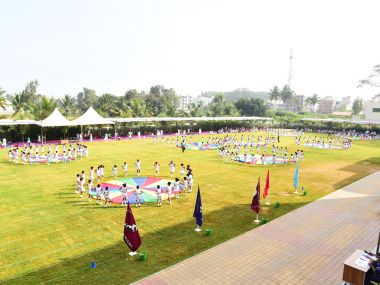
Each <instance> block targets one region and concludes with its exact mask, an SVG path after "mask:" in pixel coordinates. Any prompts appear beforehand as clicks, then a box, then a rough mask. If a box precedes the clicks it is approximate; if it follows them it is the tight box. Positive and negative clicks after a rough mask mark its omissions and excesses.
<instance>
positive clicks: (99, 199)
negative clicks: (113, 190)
mask: <svg viewBox="0 0 380 285" xmlns="http://www.w3.org/2000/svg"><path fill="white" fill-rule="evenodd" d="M102 192H103V190H102V187H101V186H100V184H98V185H97V186H96V187H95V193H96V205H99V203H100V206H101V205H102Z"/></svg>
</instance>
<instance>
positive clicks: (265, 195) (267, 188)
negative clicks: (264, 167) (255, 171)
mask: <svg viewBox="0 0 380 285" xmlns="http://www.w3.org/2000/svg"><path fill="white" fill-rule="evenodd" d="M269 187H270V186H269V169H268V172H267V179H266V180H265V186H264V192H263V197H264V199H265V198H266V197H267V196H268V195H269Z"/></svg>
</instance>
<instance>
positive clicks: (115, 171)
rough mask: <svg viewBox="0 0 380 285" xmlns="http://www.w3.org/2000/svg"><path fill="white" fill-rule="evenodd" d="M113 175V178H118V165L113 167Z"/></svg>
mask: <svg viewBox="0 0 380 285" xmlns="http://www.w3.org/2000/svg"><path fill="white" fill-rule="evenodd" d="M112 175H113V177H116V176H117V165H116V164H115V165H114V166H113V167H112Z"/></svg>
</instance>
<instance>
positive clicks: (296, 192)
mask: <svg viewBox="0 0 380 285" xmlns="http://www.w3.org/2000/svg"><path fill="white" fill-rule="evenodd" d="M294 189H296V191H294V194H298V188H297V187H295V186H294Z"/></svg>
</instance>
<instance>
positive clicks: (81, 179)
mask: <svg viewBox="0 0 380 285" xmlns="http://www.w3.org/2000/svg"><path fill="white" fill-rule="evenodd" d="M153 166H154V170H155V175H156V176H158V175H159V172H160V164H159V163H158V162H157V161H156V162H155V163H154V165H153ZM175 166H176V165H175V163H174V162H173V161H170V163H169V170H170V178H173V175H174V173H175ZM135 167H136V176H140V175H141V161H140V160H139V159H138V160H137V161H136V163H135ZM122 168H123V172H124V176H125V177H126V176H128V165H127V163H126V162H124V164H123V166H122ZM104 169H105V167H104V165H99V166H98V167H97V168H96V170H95V169H94V167H93V166H91V168H90V177H89V179H88V180H87V191H88V195H87V197H88V202H90V201H91V199H92V198H93V195H94V194H95V197H96V198H95V199H96V204H97V205H102V201H103V200H104V201H105V203H104V207H110V203H111V198H110V191H109V188H108V186H106V187H102V185H101V184H100V181H101V180H103V179H104ZM95 175H96V179H97V182H98V183H97V185H96V186H95V187H94V181H95ZM117 175H118V171H117V165H114V166H113V167H112V176H113V177H117ZM180 176H181V178H182V179H183V181H180V179H179V178H175V180H174V181H173V182H171V181H169V182H167V185H166V186H160V185H159V184H158V185H157V187H156V189H155V193H156V195H157V206H161V205H162V194H164V193H166V194H167V197H168V203H169V204H171V202H172V197H173V196H174V198H177V199H178V198H179V194H180V193H181V192H183V193H185V192H189V193H190V192H191V191H192V188H193V183H194V178H193V171H192V168H191V166H190V165H187V166H186V168H185V166H184V164H183V163H181V167H180ZM85 183H86V174H85V171H84V170H83V171H82V172H81V173H80V174H79V173H78V174H77V175H76V190H75V193H79V195H80V197H81V198H83V195H84V194H85V192H86V189H85ZM130 190H131V189H128V187H127V184H126V183H123V185H122V187H121V188H120V189H119V191H120V192H121V194H122V205H123V206H124V205H125V206H126V205H127V204H128V202H129V197H130V195H128V194H130V193H131V191H130ZM133 194H134V197H135V205H136V207H139V206H140V205H141V202H142V201H143V199H142V194H143V190H142V189H140V186H139V185H137V186H136V188H135V189H133Z"/></svg>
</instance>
